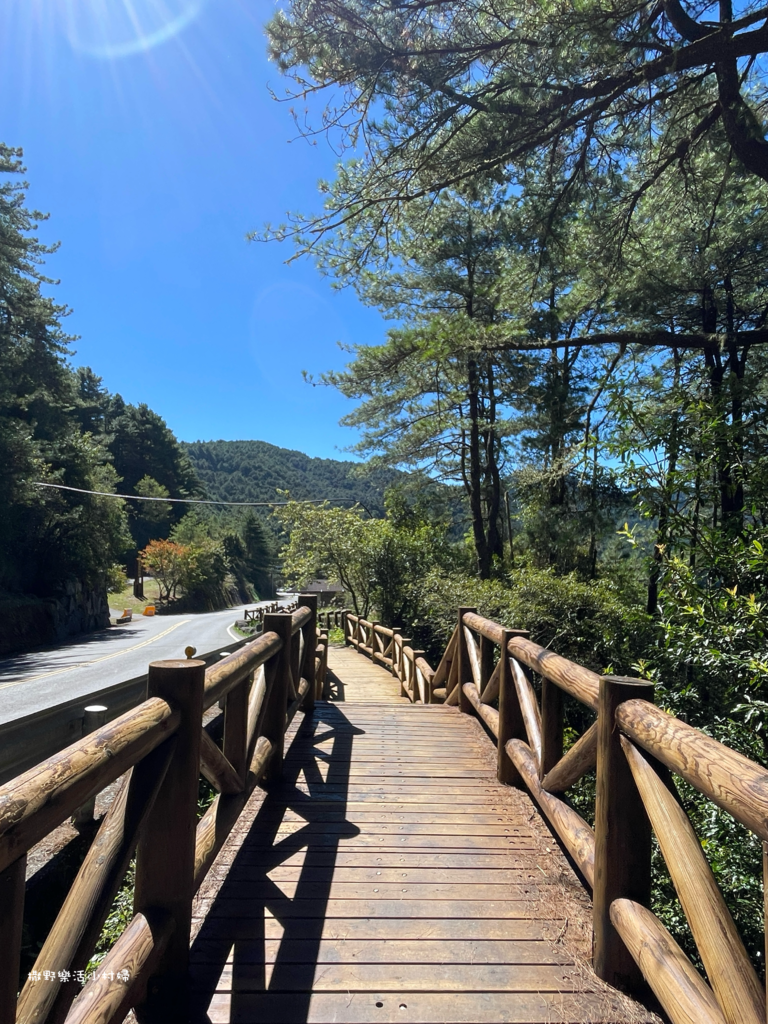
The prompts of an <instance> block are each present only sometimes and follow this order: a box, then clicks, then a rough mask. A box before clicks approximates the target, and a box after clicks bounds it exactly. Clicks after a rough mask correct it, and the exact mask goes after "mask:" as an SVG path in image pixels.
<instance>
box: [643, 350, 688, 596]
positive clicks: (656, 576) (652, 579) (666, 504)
mask: <svg viewBox="0 0 768 1024" xmlns="http://www.w3.org/2000/svg"><path fill="white" fill-rule="evenodd" d="M674 359H675V377H674V382H673V385H672V390H673V395H676V394H677V392H678V388H679V384H680V353H679V352H678V350H677V349H675V350H674ZM677 408H678V407H677V406H675V408H674V411H673V413H672V423H671V424H670V430H669V444H668V445H667V475H666V480H665V481H664V486H663V487H662V489H661V508H660V509H659V522H658V526H657V528H656V543H655V544H654V545H653V557H652V560H651V571H650V573H649V574H648V600H647V602H646V607H645V610H646V612H647V613H648V615H656V612H657V610H658V606H659V581H660V579H661V569H662V565H663V562H664V547H665V546H666V543H667V532H668V529H669V512H670V505H671V502H672V501H673V500H674V495H675V487H674V476H675V471H676V469H677V456H678V450H679V429H680V416H679V414H678V411H677Z"/></svg>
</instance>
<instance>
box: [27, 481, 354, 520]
mask: <svg viewBox="0 0 768 1024" xmlns="http://www.w3.org/2000/svg"><path fill="white" fill-rule="evenodd" d="M34 486H35V487H50V488H52V489H53V490H56V491H74V493H75V494H95V495H98V496H99V497H101V498H123V499H124V500H125V501H172V502H174V503H176V504H181V505H239V506H246V507H248V508H265V507H272V506H275V505H318V504H322V503H323V502H325V501H351V502H354V503H355V504H357V505H361V506H362V507H363V508H365V505H363V503H362V502H361V501H359V500H358V499H357V498H302V499H301V500H299V501H212V500H211V499H209V498H157V497H149V496H147V497H143V496H142V495H140V494H113V493H112V492H111V491H89V490H86V489H85V488H84V487H67V486H66V484H47V483H42V482H40V481H38V480H36V481H35V482H34ZM367 511H368V510H367V509H366V512H367ZM368 514H369V515H370V512H369V513H368Z"/></svg>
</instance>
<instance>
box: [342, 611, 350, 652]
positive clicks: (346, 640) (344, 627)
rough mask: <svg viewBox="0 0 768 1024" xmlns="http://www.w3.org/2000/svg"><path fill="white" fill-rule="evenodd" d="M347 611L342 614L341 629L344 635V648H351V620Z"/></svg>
mask: <svg viewBox="0 0 768 1024" xmlns="http://www.w3.org/2000/svg"><path fill="white" fill-rule="evenodd" d="M347 611H348V610H347V609H346V608H345V609H344V611H343V612H342V613H341V629H342V632H343V633H344V646H345V647H349V619H348V617H347Z"/></svg>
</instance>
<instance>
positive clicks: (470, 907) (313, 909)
mask: <svg viewBox="0 0 768 1024" xmlns="http://www.w3.org/2000/svg"><path fill="white" fill-rule="evenodd" d="M215 902H216V907H215V911H216V913H215V916H216V917H222V918H230V917H237V916H242V917H246V918H250V919H251V920H252V921H253V920H254V917H257V918H258V917H262V918H263V916H264V901H263V900H243V899H239V898H238V897H236V896H232V897H229V896H221V895H219V896H218V897H216V901H215ZM199 906H200V910H201V911H203V910H206V911H207V910H210V909H211V908H210V906H208V905H207V903H206V901H205V900H201V901H200V904H199ZM269 909H270V911H271V912H272V914H273V915H274V917H276V918H277V919H278V920H279V921H282V922H285V921H287V920H294V919H296V918H301V919H303V918H307V919H310V918H315V919H319V920H323V919H324V918H327V917H328V918H330V917H396V918H402V917H404V916H405V917H407V918H409V919H415V918H422V919H424V920H432V919H435V920H438V919H439V918H449V919H452V918H464V917H467V918H475V919H479V918H484V917H490V918H494V919H498V920H514V919H516V918H517V919H522V920H527V919H528V918H530V916H531V910H530V907H529V906H528V904H527V903H526V902H524V901H522V900H496V901H491V900H471V899H467V900H409V901H408V912H407V914H405V915H404V914H403V905H402V903H401V902H400V901H399V900H383V899H382V900H379V899H376V900H336V899H333V900H325V899H322V900H302V899H294V900H289V899H287V898H279V897H276V898H274V899H271V900H270V901H269Z"/></svg>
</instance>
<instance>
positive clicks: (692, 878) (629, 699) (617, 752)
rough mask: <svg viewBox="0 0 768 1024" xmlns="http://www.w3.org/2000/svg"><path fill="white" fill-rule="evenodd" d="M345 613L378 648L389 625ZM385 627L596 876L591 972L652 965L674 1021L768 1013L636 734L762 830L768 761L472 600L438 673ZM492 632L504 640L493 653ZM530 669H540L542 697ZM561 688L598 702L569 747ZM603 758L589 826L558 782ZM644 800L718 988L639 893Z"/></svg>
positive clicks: (411, 666) (571, 780)
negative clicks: (487, 739) (477, 728)
mask: <svg viewBox="0 0 768 1024" xmlns="http://www.w3.org/2000/svg"><path fill="white" fill-rule="evenodd" d="M345 623H346V625H345V639H346V642H347V643H348V644H351V645H352V646H354V647H355V648H356V649H357V650H358V651H360V652H363V653H366V654H369V655H370V656H371V657H376V655H377V654H378V658H379V660H380V659H381V657H382V654H381V651H380V650H379V649H378V641H377V640H376V637H388V636H389V633H390V630H388V629H386V627H382V626H379V625H377V624H375V623H369V622H367V621H366V620H363V619H362V618H361V617H360V616H355V615H353V614H352V613H348V614H347V616H346V619H345ZM385 629H386V632H385ZM364 630H365V631H369V632H367V633H364V632H363V631H364ZM391 632H392V634H393V636H392V645H393V646H392V652H393V671H396V674H397V675H398V676H399V678H400V679H401V684H402V688H403V693H405V694H406V695H407V696H409V697H410V699H411V700H419V699H420V694H421V693H422V692H423V693H424V696H426V692H427V689H429V690H430V692H431V686H432V685H437V684H443V683H444V684H445V694H446V696H445V700H446V703H447V704H454V705H458V707H459V709H460V710H461V711H462V712H465V713H473V714H476V715H477V716H478V718H479V719H480V720H481V721H482V722H483V724H484V725H485V726H486V729H487V731H488V733H489V735H490V736H492V737H494V738H495V739H496V743H497V747H498V754H497V761H498V767H497V771H498V777H499V779H500V780H501V781H503V782H508V783H513V784H516V785H519V784H525V785H526V786H527V788H528V789H529V791H530V793H531V795H532V796H533V797H534V799H535V800H536V801H537V803H538V804H539V806H540V808H541V809H542V811H543V813H544V814H545V815H546V817H547V818H548V819H549V822H550V824H551V825H552V827H553V828H554V830H555V832H556V833H557V834H558V836H559V837H560V840H561V842H562V843H563V845H564V846H565V848H566V849H567V851H568V852H569V854H570V855H571V857H572V858H573V860H574V862H575V863H576V864H577V866H578V868H579V870H580V871H581V874H582V876H583V878H584V881H585V883H586V884H587V885H588V886H589V887H590V888H592V889H593V899H594V914H595V924H594V927H595V967H596V970H597V972H598V973H599V974H600V975H601V976H602V977H603V978H605V979H606V980H609V981H610V982H612V983H614V984H620V986H621V987H626V986H627V985H629V986H630V988H636V987H637V986H638V984H639V980H638V979H641V978H642V977H644V978H645V979H646V981H647V982H648V984H649V985H650V986H651V988H652V989H653V991H654V992H655V994H656V996H657V997H658V999H659V1001H660V1003H661V1005H662V1006H663V1007H664V1009H665V1011H666V1012H667V1014H668V1015H669V1017H670V1019H671V1020H672V1021H673V1024H736V1022H737V1021H739V1022H740V1021H744V1022H749V1024H758V1021H760V1022H761V1024H763V1022H764V1020H765V995H764V993H763V991H762V989H761V987H760V986H759V985H758V983H757V979H756V978H755V975H754V971H753V970H752V968H751V965H750V964H749V961H748V958H747V956H746V953H745V952H744V949H743V945H742V944H741V941H740V939H739V938H738V935H737V933H736V932H735V929H734V928H733V922H732V921H731V920H730V915H729V914H728V912H727V911H726V910H725V904H724V902H723V900H722V897H721V896H720V894H719V891H718V890H717V887H716V885H715V883H714V879H713V878H712V875H711V872H710V871H709V868H708V867H705V865H706V861H705V859H704V855H703V852H702V848H701V844H700V843H699V841H698V839H697V838H696V837H695V835H694V833H693V830H692V829H691V827H690V824H689V823H688V822H687V818H686V817H685V814H684V812H683V811H682V808H681V807H680V805H679V801H676V799H675V798H674V796H673V795H671V791H670V786H671V782H667V783H664V781H663V780H661V779H659V778H658V776H657V774H656V772H655V771H654V770H653V769H652V768H651V767H650V765H648V763H647V762H646V761H645V760H644V759H643V758H642V756H641V754H640V752H639V750H638V747H642V748H643V749H644V750H646V751H648V752H649V753H650V754H652V755H653V756H654V757H655V758H656V759H657V761H658V762H661V765H664V766H666V768H668V769H670V770H672V771H674V772H676V773H677V774H679V775H680V776H681V777H682V778H683V779H685V780H686V781H687V782H689V783H690V784H691V785H693V786H694V787H696V788H697V789H698V790H699V792H701V793H703V794H704V795H705V796H706V797H708V798H709V799H711V800H712V801H713V802H715V803H716V804H718V806H720V807H721V808H722V809H723V810H725V811H727V812H728V813H730V814H732V815H733V817H734V818H736V819H737V820H738V821H740V822H742V823H743V824H744V825H746V826H747V827H748V828H750V829H751V830H752V831H753V832H754V833H755V834H756V835H757V836H759V837H760V838H761V839H763V840H764V842H768V771H766V770H765V769H764V768H762V767H761V766H759V765H756V764H754V763H753V762H751V761H749V759H748V758H746V757H743V756H742V755H741V754H738V753H736V752H735V751H733V750H730V749H729V748H727V747H725V746H724V745H723V744H721V743H719V742H717V741H716V740H713V739H712V738H711V737H709V736H706V735H704V734H703V733H701V732H700V731H699V730H697V729H694V728H693V727H691V726H689V725H687V724H686V723H684V722H680V721H679V720H678V719H675V718H673V717H672V716H671V715H668V714H666V713H665V712H664V711H662V710H661V709H660V708H657V707H655V706H654V704H653V703H652V692H653V688H652V686H651V684H650V683H648V682H647V681H645V680H633V679H624V678H621V677H607V676H601V675H599V674H598V673H596V672H593V671H591V670H590V669H587V668H585V667H584V666H582V665H579V664H577V663H575V662H573V661H570V660H569V659H567V658H564V657H562V656H561V655H559V654H557V653H556V652H554V651H551V650H548V649H547V648H544V647H541V646H540V645H539V644H536V643H535V642H534V641H532V640H531V639H530V638H529V636H528V634H527V632H526V631H525V630H519V629H518V630H507V629H505V628H504V627H502V626H501V625H500V624H498V623H495V622H493V621H491V620H489V619H486V618H484V617H483V616H481V615H478V614H477V612H476V611H475V610H474V609H469V608H462V609H460V610H459V619H458V623H457V627H456V629H455V630H454V631H453V634H452V636H451V638H450V641H449V643H448V645H447V646H446V648H445V651H444V652H443V655H442V657H441V659H440V662H439V664H438V669H437V671H436V672H432V670H431V669H430V668H429V665H428V664H427V663H426V661H424V659H423V658H422V657H421V656H420V655H421V652H416V651H414V650H413V648H412V647H411V646H410V641H408V640H406V639H405V638H401V637H400V635H399V633H398V631H396V630H392V631H391ZM369 636H370V643H369V642H368V638H369ZM493 645H495V646H496V647H497V648H498V649H499V655H498V660H497V661H496V664H495V665H494V661H493V655H492V646H493ZM529 671H531V672H533V673H535V674H536V675H537V676H538V677H539V679H540V680H541V684H542V685H541V691H540V692H541V706H540V705H539V699H538V697H537V690H536V687H535V686H534V681H533V680H532V679H531V678H529V676H528V672H529ZM430 676H431V678H430ZM425 681H428V683H429V686H427V687H425V686H424V683H425ZM636 693H640V694H642V697H643V699H637V697H635V694H636ZM563 695H567V696H568V697H572V698H573V699H575V700H577V701H579V702H580V703H582V704H584V705H586V706H587V707H588V708H591V709H592V710H593V711H595V712H597V714H598V719H597V721H596V722H594V723H593V724H591V725H589V727H588V728H587V729H586V731H585V733H584V735H583V736H581V737H580V738H579V739H578V740H577V741H576V742H575V743H574V744H573V745H572V746H571V748H570V749H569V750H568V751H567V752H565V753H563V747H562V730H563V699H564V697H563ZM422 699H423V698H422ZM496 701H498V710H497V709H496V708H495V707H494V706H493V705H494V704H495V703H496ZM630 740H631V741H633V742H630ZM633 743H634V744H637V747H635V746H634V745H633ZM626 758H629V763H627V761H626ZM595 767H596V768H597V776H598V787H597V806H596V808H595V830H594V831H593V830H592V829H591V828H590V826H589V825H588V824H587V822H586V821H585V820H584V819H583V818H582V817H581V816H580V815H579V814H578V813H577V812H576V811H575V810H574V809H573V808H572V807H571V806H570V805H569V804H568V802H567V800H564V799H563V798H562V797H561V795H560V794H562V793H564V792H566V791H567V790H568V789H569V788H570V787H571V786H573V785H574V784H575V783H576V782H578V780H579V779H580V778H581V777H582V776H583V775H584V773H585V772H587V771H589V770H590V769H592V768H595ZM630 767H631V770H630ZM662 770H663V769H662ZM654 780H656V781H654ZM665 794H666V795H665ZM646 811H647V812H648V814H649V815H650V819H651V822H652V824H653V827H654V830H655V832H656V834H657V838H658V839H659V843H660V848H661V850H662V853H663V854H664V856H665V858H666V860H667V864H668V867H669V869H670V873H671V875H672V878H673V880H674V881H675V884H676V886H678V887H679V888H678V891H679V893H680V895H681V900H682V902H683V906H684V908H685V910H686V913H687V915H688V919H689V923H690V924H691V927H692V930H693V934H694V939H695V941H696V943H697V946H698V948H699V951H700V953H701V955H702V958H703V960H704V963H705V964H706V965H707V970H708V974H709V976H710V978H711V979H712V980H713V987H714V990H715V991H714V993H713V991H712V990H711V989H710V988H709V986H707V985H706V983H705V982H704V981H703V980H702V979H701V977H700V976H699V975H698V973H697V972H696V970H695V969H694V967H693V966H692V965H691V963H690V961H689V960H688V958H687V957H686V956H685V954H684V953H683V952H682V950H681V949H680V947H679V946H678V945H677V943H675V942H674V940H673V939H672V938H671V936H670V935H669V933H668V932H667V931H666V929H665V928H664V926H663V925H662V924H661V922H660V921H659V920H658V919H657V918H656V917H655V916H654V914H653V913H652V912H651V911H650V910H649V909H648V908H647V905H644V904H647V903H648V900H649V894H650V889H649V878H650V850H651V847H650V833H649V831H648V820H647V817H646ZM767 848H768V847H767ZM766 878H768V872H767V873H766ZM766 884H768V882H767V883H766Z"/></svg>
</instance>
